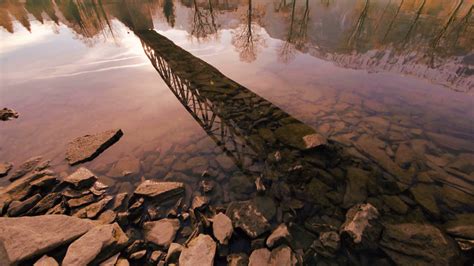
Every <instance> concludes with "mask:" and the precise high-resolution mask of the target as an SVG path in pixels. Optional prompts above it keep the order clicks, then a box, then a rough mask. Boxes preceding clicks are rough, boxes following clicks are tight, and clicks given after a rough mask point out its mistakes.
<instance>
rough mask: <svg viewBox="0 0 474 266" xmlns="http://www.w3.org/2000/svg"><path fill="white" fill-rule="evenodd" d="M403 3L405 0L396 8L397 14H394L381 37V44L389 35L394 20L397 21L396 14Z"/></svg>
mask: <svg viewBox="0 0 474 266" xmlns="http://www.w3.org/2000/svg"><path fill="white" fill-rule="evenodd" d="M404 1H405V0H402V1H401V2H400V5H399V6H398V9H397V12H396V13H395V16H393V19H392V21H390V24H389V25H388V28H387V31H386V32H385V35H384V36H383V40H382V42H385V39H387V36H388V34H389V33H390V31H392V27H393V23H394V22H395V20H396V19H397V17H398V14H399V13H400V10H401V9H402V6H403V2H404Z"/></svg>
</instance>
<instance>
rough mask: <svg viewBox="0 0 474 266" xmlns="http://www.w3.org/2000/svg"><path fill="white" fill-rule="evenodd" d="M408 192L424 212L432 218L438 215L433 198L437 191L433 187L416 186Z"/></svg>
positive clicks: (438, 211)
mask: <svg viewBox="0 0 474 266" xmlns="http://www.w3.org/2000/svg"><path fill="white" fill-rule="evenodd" d="M410 192H411V194H412V195H413V198H415V201H416V202H418V204H420V205H421V206H422V207H423V209H424V210H426V211H427V212H428V213H430V214H431V215H434V216H439V215H440V210H439V208H438V204H437V203H436V198H435V193H436V192H437V191H436V187H435V186H434V185H427V184H417V185H415V186H413V187H412V188H410Z"/></svg>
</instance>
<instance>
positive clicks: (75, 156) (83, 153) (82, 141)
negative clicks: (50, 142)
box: [66, 129, 123, 165]
mask: <svg viewBox="0 0 474 266" xmlns="http://www.w3.org/2000/svg"><path fill="white" fill-rule="evenodd" d="M122 136H123V132H122V130H120V129H113V130H107V131H104V132H100V133H97V134H94V135H85V136H82V137H79V138H76V139H74V140H73V141H71V142H70V143H69V144H68V147H67V151H66V160H67V161H68V162H69V164H70V165H75V164H79V163H83V162H86V161H90V160H93V159H94V158H95V157H97V156H99V154H101V153H102V152H103V151H105V150H106V149H107V148H109V147H110V146H112V145H113V144H114V143H115V142H117V141H118V140H119V139H120V138H121V137H122Z"/></svg>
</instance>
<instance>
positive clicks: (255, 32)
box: [232, 0, 265, 62]
mask: <svg viewBox="0 0 474 266" xmlns="http://www.w3.org/2000/svg"><path fill="white" fill-rule="evenodd" d="M263 16H264V12H263V10H262V9H260V8H254V7H253V6H252V0H248V9H247V10H246V14H245V15H244V16H242V20H243V21H242V22H241V24H240V25H239V27H237V29H235V31H234V32H233V36H232V45H234V46H235V49H236V50H237V51H238V52H239V56H240V60H242V61H244V62H252V61H255V59H257V53H258V50H259V48H260V47H261V46H265V39H264V38H263V37H262V35H261V33H260V30H261V28H260V26H259V22H261V19H262V17H263Z"/></svg>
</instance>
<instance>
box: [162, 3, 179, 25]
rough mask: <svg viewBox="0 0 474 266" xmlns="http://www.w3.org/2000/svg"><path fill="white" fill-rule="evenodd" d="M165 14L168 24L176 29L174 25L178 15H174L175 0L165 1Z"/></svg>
mask: <svg viewBox="0 0 474 266" xmlns="http://www.w3.org/2000/svg"><path fill="white" fill-rule="evenodd" d="M163 14H164V15H165V18H166V21H167V22H168V24H169V25H170V26H171V27H172V28H174V23H175V21H176V15H175V13H174V4H173V0H165V3H164V4H163Z"/></svg>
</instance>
